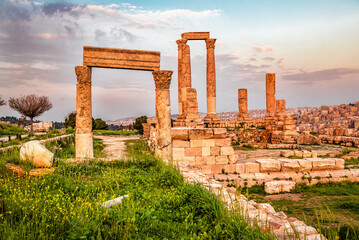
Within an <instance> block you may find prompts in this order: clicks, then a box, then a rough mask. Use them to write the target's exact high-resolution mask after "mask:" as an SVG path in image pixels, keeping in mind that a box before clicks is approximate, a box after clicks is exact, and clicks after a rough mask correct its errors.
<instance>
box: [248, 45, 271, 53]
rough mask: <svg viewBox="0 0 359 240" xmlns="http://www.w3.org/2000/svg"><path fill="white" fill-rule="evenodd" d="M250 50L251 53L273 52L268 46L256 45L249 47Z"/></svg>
mask: <svg viewBox="0 0 359 240" xmlns="http://www.w3.org/2000/svg"><path fill="white" fill-rule="evenodd" d="M250 48H252V50H253V51H255V52H273V51H274V48H273V47H271V46H268V45H265V46H256V45H251V46H250Z"/></svg>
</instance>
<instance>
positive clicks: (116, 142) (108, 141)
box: [95, 135, 140, 159]
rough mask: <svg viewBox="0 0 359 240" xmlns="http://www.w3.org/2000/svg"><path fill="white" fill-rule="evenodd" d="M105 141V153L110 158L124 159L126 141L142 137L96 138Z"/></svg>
mask: <svg viewBox="0 0 359 240" xmlns="http://www.w3.org/2000/svg"><path fill="white" fill-rule="evenodd" d="M95 137H96V138H99V139H101V140H102V141H103V144H104V145H105V149H104V150H103V152H104V153H105V155H106V157H108V158H117V159H118V158H122V157H123V154H124V152H125V150H126V144H125V140H129V139H139V138H140V136H138V135H135V136H97V135H96V136H95Z"/></svg>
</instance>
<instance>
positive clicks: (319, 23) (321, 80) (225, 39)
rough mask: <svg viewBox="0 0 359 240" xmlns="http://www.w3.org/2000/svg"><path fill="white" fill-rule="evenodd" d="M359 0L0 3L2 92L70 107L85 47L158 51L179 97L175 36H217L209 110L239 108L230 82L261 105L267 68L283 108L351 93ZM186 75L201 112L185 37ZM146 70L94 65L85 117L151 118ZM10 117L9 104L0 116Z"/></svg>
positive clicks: (335, 100)
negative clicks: (189, 70) (189, 74)
mask: <svg viewBox="0 0 359 240" xmlns="http://www.w3.org/2000/svg"><path fill="white" fill-rule="evenodd" d="M358 12H359V1H349V0H347V1H328V0H327V1H268V0H267V1H265V0H262V1H253V0H251V1H250V0H248V1H196V0H192V1H186V0H185V1H159V0H156V1H152V0H151V1H148V0H147V1H146V0H143V1H82V0H81V1H71V2H70V1H67V2H64V1H32V0H0V95H1V96H3V97H4V98H5V99H8V98H9V97H12V96H15V97H16V96H20V95H24V94H31V93H36V94H39V95H47V96H49V97H50V99H51V101H52V102H53V103H54V108H53V109H52V110H51V111H49V112H48V113H46V114H44V115H43V116H42V117H41V118H40V119H43V120H63V118H64V116H65V115H66V114H67V113H69V112H71V111H73V110H75V97H76V93H75V84H76V77H75V73H74V67H75V66H77V65H81V64H82V47H83V46H100V47H115V48H128V49H140V50H155V51H160V52H161V69H163V70H173V71H174V75H173V79H172V84H171V107H172V113H177V112H178V108H177V107H178V106H177V105H178V104H177V101H176V100H177V45H176V40H177V39H179V38H180V35H181V33H183V32H188V31H209V32H210V33H211V37H212V38H216V39H217V42H216V49H215V51H216V74H217V111H218V112H223V111H237V109H238V106H237V89H238V88H248V104H249V109H258V108H260V109H262V108H265V73H266V72H275V73H276V78H277V93H276V96H277V99H286V101H287V106H288V107H295V106H320V105H332V104H341V103H350V102H354V101H358V100H359V94H358V90H357V89H359V44H358V42H359V14H358ZM189 45H190V47H191V61H192V82H193V87H195V88H196V89H197V92H198V102H199V110H200V111H201V112H205V111H206V89H205V87H206V83H205V82H206V76H205V74H206V65H205V64H206V63H205V61H206V60H205V59H206V55H205V53H206V50H205V43H204V42H202V41H191V42H189ZM154 99H155V95H154V83H153V79H152V75H151V74H149V73H148V72H138V71H128V70H113V69H111V70H108V69H93V115H94V117H101V118H103V119H108V120H110V119H112V120H113V119H117V118H122V117H128V116H137V115H142V114H146V115H149V116H151V115H154ZM4 115H17V114H16V112H14V111H12V110H10V109H9V108H8V107H7V106H3V107H1V108H0V116H4Z"/></svg>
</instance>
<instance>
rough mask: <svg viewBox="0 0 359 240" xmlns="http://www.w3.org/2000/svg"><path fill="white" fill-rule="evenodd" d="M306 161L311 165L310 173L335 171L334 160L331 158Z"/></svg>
mask: <svg viewBox="0 0 359 240" xmlns="http://www.w3.org/2000/svg"><path fill="white" fill-rule="evenodd" d="M307 160H310V161H311V162H312V164H313V168H312V171H318V170H334V169H335V160H334V159H331V158H307Z"/></svg>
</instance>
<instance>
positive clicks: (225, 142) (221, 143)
mask: <svg viewBox="0 0 359 240" xmlns="http://www.w3.org/2000/svg"><path fill="white" fill-rule="evenodd" d="M215 146H216V147H229V146H231V139H229V138H224V139H216V140H215Z"/></svg>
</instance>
